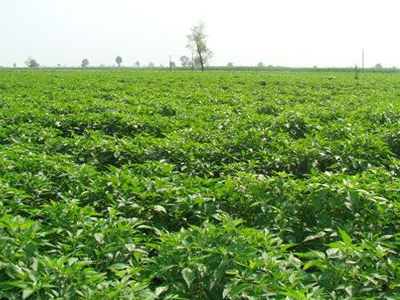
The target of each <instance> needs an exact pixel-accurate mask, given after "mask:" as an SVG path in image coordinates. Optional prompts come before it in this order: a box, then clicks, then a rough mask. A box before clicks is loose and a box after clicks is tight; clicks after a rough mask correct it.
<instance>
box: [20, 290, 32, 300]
mask: <svg viewBox="0 0 400 300" xmlns="http://www.w3.org/2000/svg"><path fill="white" fill-rule="evenodd" d="M33 293H34V290H31V289H25V290H23V292H22V299H26V298H28V297H29V296H30V295H32V294H33Z"/></svg>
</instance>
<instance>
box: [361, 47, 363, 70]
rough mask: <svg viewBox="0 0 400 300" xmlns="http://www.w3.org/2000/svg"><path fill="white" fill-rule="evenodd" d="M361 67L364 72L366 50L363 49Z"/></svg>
mask: <svg viewBox="0 0 400 300" xmlns="http://www.w3.org/2000/svg"><path fill="white" fill-rule="evenodd" d="M361 67H362V69H363V70H364V48H363V49H362V52H361Z"/></svg>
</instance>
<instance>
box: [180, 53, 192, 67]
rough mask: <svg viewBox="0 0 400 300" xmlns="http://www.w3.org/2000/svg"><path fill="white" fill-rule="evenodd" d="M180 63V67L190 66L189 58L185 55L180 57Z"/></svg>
mask: <svg viewBox="0 0 400 300" xmlns="http://www.w3.org/2000/svg"><path fill="white" fill-rule="evenodd" d="M180 61H181V65H182V67H187V66H189V65H190V58H189V57H187V56H186V55H183V56H181V58H180Z"/></svg>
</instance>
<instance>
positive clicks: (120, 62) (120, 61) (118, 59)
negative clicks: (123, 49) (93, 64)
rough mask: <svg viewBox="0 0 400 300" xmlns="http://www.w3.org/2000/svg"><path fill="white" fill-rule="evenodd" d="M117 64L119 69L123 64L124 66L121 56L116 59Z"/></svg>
mask: <svg viewBox="0 0 400 300" xmlns="http://www.w3.org/2000/svg"><path fill="white" fill-rule="evenodd" d="M115 62H116V63H117V65H118V68H119V67H120V66H121V64H122V57H121V56H117V57H116V58H115Z"/></svg>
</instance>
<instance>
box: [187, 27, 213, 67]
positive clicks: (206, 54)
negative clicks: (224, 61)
mask: <svg viewBox="0 0 400 300" xmlns="http://www.w3.org/2000/svg"><path fill="white" fill-rule="evenodd" d="M206 38H207V36H206V34H205V33H204V23H202V22H200V23H199V24H198V25H195V26H193V27H192V28H191V29H190V34H188V35H187V39H188V45H187V47H188V48H189V49H191V50H192V51H194V52H196V53H197V56H198V58H199V60H200V65H201V70H202V71H204V65H206V64H208V62H209V60H210V59H211V57H212V52H211V50H210V49H209V48H208V46H207V40H206Z"/></svg>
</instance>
